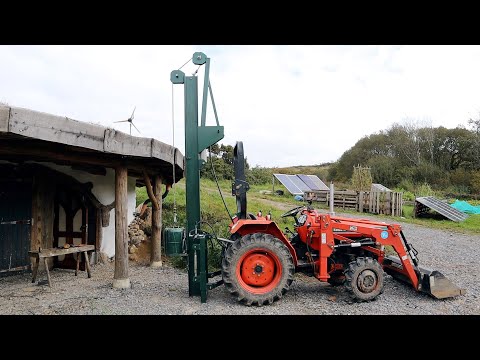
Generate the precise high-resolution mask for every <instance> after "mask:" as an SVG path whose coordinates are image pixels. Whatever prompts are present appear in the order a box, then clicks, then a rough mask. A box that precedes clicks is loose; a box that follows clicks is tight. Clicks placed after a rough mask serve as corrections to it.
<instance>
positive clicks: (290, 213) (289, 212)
mask: <svg viewBox="0 0 480 360" xmlns="http://www.w3.org/2000/svg"><path fill="white" fill-rule="evenodd" d="M303 208H304V206H298V207H296V208H293V209H291V210H288V211H287V212H286V213H284V214H282V215H281V217H282V218H284V217H287V216H295V215H297V214H298V212H299V211H300V210H302V209H303Z"/></svg>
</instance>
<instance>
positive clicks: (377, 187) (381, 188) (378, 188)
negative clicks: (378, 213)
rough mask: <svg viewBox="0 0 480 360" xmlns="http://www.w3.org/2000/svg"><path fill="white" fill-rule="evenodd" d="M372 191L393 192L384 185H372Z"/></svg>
mask: <svg viewBox="0 0 480 360" xmlns="http://www.w3.org/2000/svg"><path fill="white" fill-rule="evenodd" d="M371 191H374V192H375V191H377V192H378V191H380V192H384V191H386V192H392V190H390V189H389V188H387V187H386V186H383V185H382V184H372V187H371Z"/></svg>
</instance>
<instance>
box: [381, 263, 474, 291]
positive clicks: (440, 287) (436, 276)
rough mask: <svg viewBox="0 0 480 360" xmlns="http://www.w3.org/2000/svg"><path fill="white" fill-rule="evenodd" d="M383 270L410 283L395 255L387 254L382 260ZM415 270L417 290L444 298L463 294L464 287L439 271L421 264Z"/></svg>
mask: <svg viewBox="0 0 480 360" xmlns="http://www.w3.org/2000/svg"><path fill="white" fill-rule="evenodd" d="M383 265H384V270H385V272H386V273H387V274H389V275H392V277H393V278H395V279H397V280H400V281H402V282H405V283H407V284H410V285H411V282H410V281H409V279H408V277H406V276H405V275H404V273H403V266H402V263H401V261H400V259H399V258H398V257H396V256H387V257H385V259H384V261H383ZM414 269H415V272H416V274H417V276H418V289H417V290H418V291H421V292H423V293H426V294H428V295H430V296H432V297H434V298H435V299H446V298H451V297H455V296H458V295H464V294H465V293H466V290H465V289H460V288H459V287H458V286H456V285H455V284H453V283H452V282H451V281H450V280H448V279H447V278H446V277H445V275H443V274H442V273H441V272H440V271H436V270H431V269H429V268H426V267H422V266H415V267H414Z"/></svg>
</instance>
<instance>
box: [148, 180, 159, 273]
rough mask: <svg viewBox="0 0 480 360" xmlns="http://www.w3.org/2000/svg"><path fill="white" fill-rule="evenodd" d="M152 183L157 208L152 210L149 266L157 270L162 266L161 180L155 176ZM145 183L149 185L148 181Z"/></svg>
mask: <svg viewBox="0 0 480 360" xmlns="http://www.w3.org/2000/svg"><path fill="white" fill-rule="evenodd" d="M154 181H155V184H154V186H155V187H154V194H155V199H154V200H155V202H156V204H157V206H156V207H154V208H153V210H152V242H151V243H152V248H151V252H150V266H151V267H155V268H157V267H161V266H162V178H161V177H160V176H158V175H156V176H155V179H154ZM147 183H150V181H148V182H147ZM152 204H153V200H152Z"/></svg>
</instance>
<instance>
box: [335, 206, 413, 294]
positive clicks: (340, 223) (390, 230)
mask: <svg viewBox="0 0 480 360" xmlns="http://www.w3.org/2000/svg"><path fill="white" fill-rule="evenodd" d="M331 220H332V227H333V234H334V235H333V236H334V238H336V239H338V240H342V241H345V238H355V237H370V238H372V239H374V240H375V242H376V243H377V244H379V245H383V246H392V247H393V249H394V250H395V252H396V253H397V255H398V257H399V259H400V262H401V268H400V267H395V270H396V271H398V272H400V273H401V274H402V275H403V276H405V277H406V278H407V279H408V281H409V282H410V283H411V284H412V285H413V287H414V288H415V289H417V290H418V284H419V278H418V275H417V273H416V272H415V268H414V262H417V259H416V256H415V253H414V252H413V249H411V248H410V245H409V244H408V243H407V242H406V241H405V240H404V237H402V236H401V232H402V229H401V226H400V225H398V224H386V223H383V222H374V221H370V220H362V219H360V220H356V219H350V218H343V217H337V216H332V217H331ZM344 232H346V233H344ZM407 249H411V251H408V252H407ZM365 250H368V251H370V252H372V253H374V254H376V255H377V256H378V260H379V262H380V264H382V266H384V267H385V265H384V256H383V251H380V250H378V249H376V248H374V247H371V246H369V247H366V248H365ZM387 266H389V265H387Z"/></svg>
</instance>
